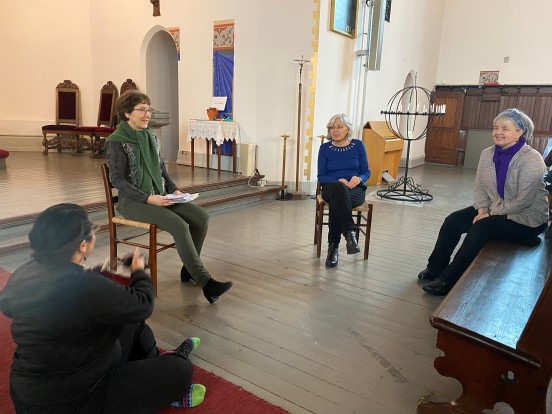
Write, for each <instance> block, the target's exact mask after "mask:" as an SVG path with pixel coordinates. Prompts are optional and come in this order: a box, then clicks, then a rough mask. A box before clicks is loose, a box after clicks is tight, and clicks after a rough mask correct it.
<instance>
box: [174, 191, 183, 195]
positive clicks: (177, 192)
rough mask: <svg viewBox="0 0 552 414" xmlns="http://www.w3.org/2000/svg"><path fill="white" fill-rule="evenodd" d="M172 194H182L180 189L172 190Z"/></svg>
mask: <svg viewBox="0 0 552 414" xmlns="http://www.w3.org/2000/svg"><path fill="white" fill-rule="evenodd" d="M173 194H174V195H181V194H182V191H180V190H174V192H173Z"/></svg>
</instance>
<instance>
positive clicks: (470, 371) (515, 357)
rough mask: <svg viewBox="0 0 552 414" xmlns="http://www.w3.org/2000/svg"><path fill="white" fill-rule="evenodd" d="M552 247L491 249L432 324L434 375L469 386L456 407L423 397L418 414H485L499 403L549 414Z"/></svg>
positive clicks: (519, 412)
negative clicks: (438, 353)
mask: <svg viewBox="0 0 552 414" xmlns="http://www.w3.org/2000/svg"><path fill="white" fill-rule="evenodd" d="M551 247H552V241H550V240H544V239H543V238H542V236H541V243H540V245H539V246H537V247H528V246H522V245H516V244H512V243H507V242H490V243H487V245H486V246H485V247H484V248H483V250H482V251H481V253H480V254H479V255H478V256H477V258H476V259H475V260H474V262H473V263H472V264H471V266H470V267H469V268H468V269H467V270H466V272H465V273H464V275H463V276H462V278H461V279H460V280H459V281H458V283H457V284H456V285H455V286H454V288H453V289H452V290H451V291H450V293H449V294H448V295H447V296H446V297H445V299H444V300H443V302H442V303H441V305H440V306H439V307H438V308H437V309H436V310H435V312H434V313H433V315H432V316H431V318H430V322H431V325H432V326H433V327H434V328H436V329H437V331H438V332H437V348H439V349H441V350H442V351H443V352H444V355H442V356H439V357H437V358H436V359H435V363H434V365H435V368H436V369H437V372H439V374H441V375H443V376H445V377H452V378H455V379H457V380H458V381H459V382H460V383H461V384H462V387H463V392H462V394H461V395H460V396H459V397H458V398H457V399H456V400H454V401H451V402H447V403H443V402H431V401H430V398H429V396H424V397H422V398H421V399H420V401H419V402H418V407H417V413H418V414H436V413H439V414H446V413H481V411H482V410H484V409H492V408H493V407H494V405H495V403H497V402H505V403H507V404H509V405H510V406H511V407H512V408H513V409H514V410H515V413H516V414H524V413H531V414H535V413H545V412H546V393H547V388H548V384H549V382H550V377H551V374H552V281H551V279H552V278H550V277H549V275H550V271H551V261H550V258H551V257H552V253H551V251H550V249H551Z"/></svg>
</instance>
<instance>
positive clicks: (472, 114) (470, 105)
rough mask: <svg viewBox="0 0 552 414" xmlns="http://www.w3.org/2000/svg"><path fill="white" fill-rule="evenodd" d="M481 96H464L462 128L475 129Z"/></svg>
mask: <svg viewBox="0 0 552 414" xmlns="http://www.w3.org/2000/svg"><path fill="white" fill-rule="evenodd" d="M480 107H481V97H480V96H479V95H467V94H466V96H465V98H464V111H463V114H462V122H461V127H462V129H475V128H477V123H478V122H479V111H480Z"/></svg>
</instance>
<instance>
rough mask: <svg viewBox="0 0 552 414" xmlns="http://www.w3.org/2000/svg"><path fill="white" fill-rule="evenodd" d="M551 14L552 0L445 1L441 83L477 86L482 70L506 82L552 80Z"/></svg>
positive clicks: (440, 63)
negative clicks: (493, 73) (497, 75)
mask: <svg viewBox="0 0 552 414" xmlns="http://www.w3.org/2000/svg"><path fill="white" fill-rule="evenodd" d="M393 5H394V2H393ZM550 16H552V2H550V1H549V0H525V1H523V2H519V1H514V0H485V1H481V0H462V1H447V2H446V7H445V14H444V17H443V27H444V29H443V36H442V44H441V51H440V61H439V71H438V77H437V80H438V83H443V84H448V85H459V84H460V85H462V84H472V85H474V84H475V85H476V84H478V83H479V71H482V70H499V71H500V77H499V82H500V83H502V84H536V83H541V84H542V83H548V84H550V83H552V70H550V68H551V67H552V53H550V39H552V25H551V24H550ZM506 56H508V57H509V58H510V62H509V63H504V57H506Z"/></svg>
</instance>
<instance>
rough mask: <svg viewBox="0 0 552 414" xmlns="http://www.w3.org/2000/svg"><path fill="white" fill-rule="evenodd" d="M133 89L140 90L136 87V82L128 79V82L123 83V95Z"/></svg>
mask: <svg viewBox="0 0 552 414" xmlns="http://www.w3.org/2000/svg"><path fill="white" fill-rule="evenodd" d="M132 89H136V90H137V89H138V87H137V86H136V84H135V83H134V81H133V80H132V79H127V80H126V81H124V82H123V84H122V85H121V89H120V91H121V95H122V94H123V93H125V92H126V91H129V90H132Z"/></svg>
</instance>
